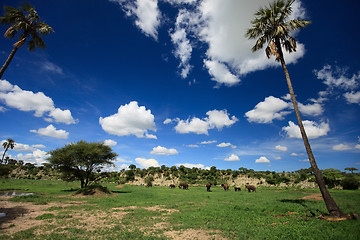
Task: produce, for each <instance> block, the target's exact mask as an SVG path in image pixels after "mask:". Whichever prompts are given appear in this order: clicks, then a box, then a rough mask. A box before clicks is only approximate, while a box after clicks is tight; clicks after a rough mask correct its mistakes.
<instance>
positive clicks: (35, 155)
mask: <svg viewBox="0 0 360 240" xmlns="http://www.w3.org/2000/svg"><path fill="white" fill-rule="evenodd" d="M48 157H49V155H48V154H47V152H45V151H42V150H39V149H36V150H35V151H33V152H32V153H27V154H22V153H19V154H18V155H16V157H15V159H16V160H23V161H24V162H30V163H32V164H35V165H41V164H42V163H45V162H47V158H48Z"/></svg>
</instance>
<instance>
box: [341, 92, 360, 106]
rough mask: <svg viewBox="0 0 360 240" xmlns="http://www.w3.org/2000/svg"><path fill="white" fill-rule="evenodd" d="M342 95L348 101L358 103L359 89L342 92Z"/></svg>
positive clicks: (359, 97) (359, 98)
mask: <svg viewBox="0 0 360 240" xmlns="http://www.w3.org/2000/svg"><path fill="white" fill-rule="evenodd" d="M344 97H345V99H346V101H347V102H348V103H356V104H360V91H358V92H354V91H352V92H347V93H344Z"/></svg>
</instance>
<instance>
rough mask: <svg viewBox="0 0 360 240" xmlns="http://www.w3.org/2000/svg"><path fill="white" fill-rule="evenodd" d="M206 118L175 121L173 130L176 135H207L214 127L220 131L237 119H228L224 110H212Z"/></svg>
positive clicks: (233, 117)
mask: <svg viewBox="0 0 360 240" xmlns="http://www.w3.org/2000/svg"><path fill="white" fill-rule="evenodd" d="M206 115H208V117H207V118H204V119H199V118H197V117H193V118H192V119H191V120H190V119H187V120H186V121H184V120H180V119H175V121H177V122H178V124H177V125H176V126H175V130H176V132H178V133H196V134H206V135H208V134H209V133H208V130H210V129H214V128H215V127H216V128H217V129H218V130H219V131H220V130H222V128H223V127H230V126H231V125H233V124H234V123H235V122H237V121H238V119H237V118H236V117H235V116H232V117H231V119H230V118H229V114H228V113H227V111H226V110H220V111H219V110H212V111H208V112H207V113H206Z"/></svg>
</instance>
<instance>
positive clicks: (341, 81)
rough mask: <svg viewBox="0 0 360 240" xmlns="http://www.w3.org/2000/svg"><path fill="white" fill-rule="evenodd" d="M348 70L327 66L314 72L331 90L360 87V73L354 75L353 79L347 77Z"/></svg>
mask: <svg viewBox="0 0 360 240" xmlns="http://www.w3.org/2000/svg"><path fill="white" fill-rule="evenodd" d="M346 72H347V69H346V68H340V67H335V69H334V68H333V67H332V66H330V65H325V66H323V68H322V69H321V70H314V74H315V75H316V77H317V78H318V79H320V80H323V83H324V84H325V85H327V86H328V87H329V88H331V89H332V88H340V89H343V90H351V89H354V88H356V87H357V86H358V81H359V80H360V72H359V73H358V74H353V76H352V77H351V78H349V77H347V76H346V75H347V73H346Z"/></svg>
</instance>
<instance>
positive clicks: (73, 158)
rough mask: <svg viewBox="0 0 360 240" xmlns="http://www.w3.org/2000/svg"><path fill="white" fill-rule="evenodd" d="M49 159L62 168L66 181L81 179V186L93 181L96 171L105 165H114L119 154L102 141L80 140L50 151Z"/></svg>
mask: <svg viewBox="0 0 360 240" xmlns="http://www.w3.org/2000/svg"><path fill="white" fill-rule="evenodd" d="M49 154H50V155H51V156H50V157H49V158H48V159H47V160H48V161H49V162H50V164H51V165H52V166H54V167H55V168H56V169H58V170H60V172H61V173H62V178H63V179H64V180H66V181H74V180H79V181H80V182H81V188H84V187H86V186H87V185H88V184H89V182H91V180H92V177H93V175H94V172H95V171H97V170H99V169H101V168H102V167H103V166H104V165H112V164H113V162H112V160H113V159H114V158H115V157H116V156H117V154H116V153H114V152H112V149H111V147H109V146H107V145H105V144H104V143H102V142H99V143H96V142H91V143H88V142H86V141H79V142H77V143H70V144H67V145H66V146H65V147H62V148H57V149H55V150H53V151H50V152H49Z"/></svg>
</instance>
